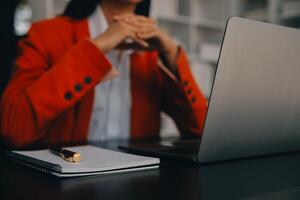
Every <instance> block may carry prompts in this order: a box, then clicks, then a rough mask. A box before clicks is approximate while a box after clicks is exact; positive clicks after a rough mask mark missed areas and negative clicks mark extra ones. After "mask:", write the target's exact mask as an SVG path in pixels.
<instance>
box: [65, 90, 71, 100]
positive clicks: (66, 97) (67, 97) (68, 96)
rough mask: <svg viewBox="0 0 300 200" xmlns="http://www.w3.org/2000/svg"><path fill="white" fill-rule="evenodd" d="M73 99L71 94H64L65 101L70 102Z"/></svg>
mask: <svg viewBox="0 0 300 200" xmlns="http://www.w3.org/2000/svg"><path fill="white" fill-rule="evenodd" d="M72 98H73V95H72V93H71V92H66V93H65V100H68V101H69V100H71V99H72Z"/></svg>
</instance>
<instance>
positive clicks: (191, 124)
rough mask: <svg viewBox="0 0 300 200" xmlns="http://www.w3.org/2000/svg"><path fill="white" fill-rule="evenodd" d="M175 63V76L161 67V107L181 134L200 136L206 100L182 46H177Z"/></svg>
mask: <svg viewBox="0 0 300 200" xmlns="http://www.w3.org/2000/svg"><path fill="white" fill-rule="evenodd" d="M176 64H177V69H178V74H177V75H178V76H177V77H175V76H172V74H170V73H171V72H169V73H168V72H167V70H165V69H164V70H163V68H161V69H162V70H161V72H162V73H161V74H162V77H163V88H164V89H163V93H162V109H163V110H164V111H165V112H166V113H167V114H168V115H169V116H171V117H172V118H173V120H174V121H175V123H176V125H177V127H178V129H179V131H180V133H181V135H182V136H201V134H202V130H203V125H204V120H205V117H206V111H207V100H206V99H205V97H204V95H203V94H202V92H201V91H200V89H199V87H198V86H197V83H196V81H195V79H194V77H193V75H192V72H191V70H190V66H189V62H188V59H187V56H186V54H185V52H184V51H183V49H182V48H179V54H178V57H177V61H176Z"/></svg>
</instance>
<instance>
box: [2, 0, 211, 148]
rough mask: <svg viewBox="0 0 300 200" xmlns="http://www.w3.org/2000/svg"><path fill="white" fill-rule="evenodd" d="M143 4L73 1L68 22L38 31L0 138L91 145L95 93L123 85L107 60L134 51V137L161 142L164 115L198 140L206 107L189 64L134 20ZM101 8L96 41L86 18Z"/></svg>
mask: <svg viewBox="0 0 300 200" xmlns="http://www.w3.org/2000/svg"><path fill="white" fill-rule="evenodd" d="M140 3H143V2H142V0H101V1H100V0H72V1H71V2H70V3H69V5H68V6H67V9H66V11H65V13H64V15H63V16H59V17H56V18H54V19H51V20H45V21H41V22H38V23H34V24H33V25H32V27H31V29H30V30H29V33H28V35H27V36H26V38H25V39H23V40H22V41H20V43H19V56H18V58H17V60H16V64H15V69H14V74H13V77H12V79H11V81H10V83H9V85H8V87H7V88H6V91H5V93H4V95H3V97H2V99H1V107H0V114H1V118H0V122H1V126H0V127H1V131H0V133H1V137H2V138H3V139H4V140H5V141H7V142H8V143H9V144H11V145H13V146H17V147H24V146H27V145H31V144H49V143H60V142H79V141H80V142H81V141H85V140H87V139H88V134H89V128H90V121H91V115H92V113H93V105H94V103H95V102H94V101H96V100H95V87H96V86H97V85H101V84H103V83H105V82H109V81H112V80H113V79H115V78H117V77H118V76H116V74H117V73H118V72H117V70H116V69H115V67H114V66H112V64H111V62H110V60H109V58H108V56H107V55H108V54H109V53H110V52H112V51H114V50H115V49H123V50H128V49H131V51H133V52H132V54H130V97H131V98H130V113H129V114H130V115H129V116H130V117H129V118H130V120H128V121H129V122H128V123H129V125H128V126H129V134H130V137H131V138H148V137H158V136H159V130H160V113H161V112H162V111H164V112H166V113H167V114H168V115H170V116H171V117H172V118H173V119H174V121H175V122H176V125H177V127H178V128H179V130H180V132H181V134H182V135H183V136H193V135H195V136H200V135H201V133H202V128H203V123H204V118H205V113H206V109H207V102H206V100H205V98H204V97H203V95H202V93H201V92H200V90H199V88H198V87H197V85H196V83H195V80H194V79H193V76H192V74H191V71H190V68H189V64H188V60H187V57H186V55H185V53H184V51H183V49H182V48H180V47H178V46H177V45H176V44H175V42H174V41H173V40H172V39H171V38H170V37H169V36H168V35H167V34H165V33H163V32H162V31H160V30H159V29H158V28H157V27H156V25H155V23H154V21H153V20H151V19H149V18H148V17H144V16H140V15H136V14H134V12H135V9H136V7H137V5H139V4H140ZM100 6H101V9H102V11H103V13H104V16H105V18H106V20H107V23H108V27H107V29H106V30H105V31H104V32H102V33H101V34H99V35H97V36H96V37H94V38H92V37H91V32H90V30H89V26H88V18H89V17H90V16H91V14H92V13H93V12H95V9H97V8H98V7H100ZM128 38H129V39H130V41H134V43H130V44H128V43H126V42H124V41H128ZM120 56H121V53H120ZM99 134H101V133H99Z"/></svg>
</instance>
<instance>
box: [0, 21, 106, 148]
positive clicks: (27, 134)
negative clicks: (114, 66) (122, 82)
mask: <svg viewBox="0 0 300 200" xmlns="http://www.w3.org/2000/svg"><path fill="white" fill-rule="evenodd" d="M42 28H43V27H39V26H38V27H36V26H35V25H33V26H32V28H31V29H30V31H29V33H28V36H27V37H26V38H25V39H23V40H22V41H20V43H19V50H20V55H19V56H18V58H17V60H16V65H15V72H14V74H13V77H12V80H11V81H10V83H9V85H8V87H7V89H6V91H5V93H4V94H3V97H2V99H1V104H0V134H1V136H2V137H3V138H4V139H5V140H6V141H7V142H9V143H11V144H13V145H14V146H24V145H27V144H31V143H33V142H35V141H37V140H39V139H40V138H42V137H43V135H44V134H45V133H46V130H47V126H48V125H49V124H50V123H51V121H52V120H54V119H55V118H56V117H57V116H58V115H59V114H60V113H62V112H63V111H64V110H66V109H67V108H69V107H71V106H72V105H74V104H76V103H77V102H78V101H79V100H80V99H81V97H83V96H84V95H85V94H86V93H87V92H88V91H89V90H90V89H91V88H93V87H94V86H95V85H96V84H97V83H99V82H100V81H101V80H102V79H103V78H105V75H107V74H108V72H109V71H110V70H111V64H110V63H109V61H108V60H107V59H106V58H105V56H104V55H103V54H102V53H101V52H100V51H99V49H98V48H97V47H96V46H94V45H93V44H92V43H91V42H90V41H89V40H87V39H83V40H81V41H79V42H78V43H77V44H75V45H73V46H72V47H71V48H70V49H69V50H68V51H67V52H66V53H65V54H64V55H63V57H62V58H60V59H59V60H58V61H57V62H55V64H52V63H51V62H52V59H51V58H50V51H49V47H46V45H45V44H44V41H45V40H47V39H48V40H49V39H51V37H49V38H45V33H44V32H43V33H42V32H41V31H42V30H41V29H42ZM43 35H44V36H43ZM53 45H55V44H53ZM56 45H58V44H56Z"/></svg>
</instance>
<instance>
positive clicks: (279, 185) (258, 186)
mask: <svg viewBox="0 0 300 200" xmlns="http://www.w3.org/2000/svg"><path fill="white" fill-rule="evenodd" d="M118 144H119V142H109V143H99V144H97V145H98V146H102V147H107V148H110V149H117V146H118ZM0 199H1V200H6V199H39V200H40V199H43V200H48V199H49V200H50V199H51V200H54V199H55V200H56V199H72V200H73V199H95V200H96V199H97V200H105V199H116V200H118V199H122V200H126V199H139V200H140V199H143V200H144V199H151V200H154V199H184V200H190V199H191V200H192V199H197V200H199V199H204V200H205V199H218V200H219V199H222V200H224V199H255V200H268V199H272V200H273V199H293V200H296V199H297V200H298V199H300V153H294V154H285V155H276V156H268V157H259V158H251V159H241V160H236V161H230V162H221V163H214V164H205V165H198V164H193V163H182V162H176V161H172V160H161V165H160V169H157V170H150V171H140V172H134V173H126V174H116V175H106V176H91V177H79V178H69V179H60V178H57V177H53V176H50V175H45V174H42V173H40V172H37V171H34V170H31V169H28V168H26V167H23V166H21V165H18V164H16V163H13V162H11V161H8V160H6V159H4V158H3V156H0Z"/></svg>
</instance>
